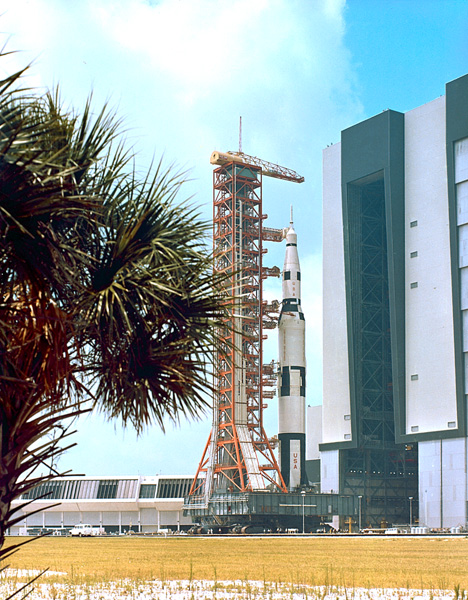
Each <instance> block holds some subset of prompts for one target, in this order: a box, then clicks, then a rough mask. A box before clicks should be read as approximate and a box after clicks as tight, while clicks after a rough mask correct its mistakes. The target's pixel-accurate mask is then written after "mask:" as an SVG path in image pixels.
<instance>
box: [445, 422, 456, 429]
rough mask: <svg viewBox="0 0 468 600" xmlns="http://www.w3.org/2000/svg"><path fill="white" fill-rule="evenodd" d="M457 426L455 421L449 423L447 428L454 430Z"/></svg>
mask: <svg viewBox="0 0 468 600" xmlns="http://www.w3.org/2000/svg"><path fill="white" fill-rule="evenodd" d="M456 426H457V424H456V423H455V421H449V422H448V423H447V427H450V429H453V428H455V427H456Z"/></svg>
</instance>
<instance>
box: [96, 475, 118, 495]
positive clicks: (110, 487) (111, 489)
mask: <svg viewBox="0 0 468 600" xmlns="http://www.w3.org/2000/svg"><path fill="white" fill-rule="evenodd" d="M118 483H119V481H118V479H109V480H107V479H103V480H101V481H100V482H99V487H98V490H97V498H99V499H103V498H115V497H116V496H117V485H118Z"/></svg>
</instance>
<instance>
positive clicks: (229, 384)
mask: <svg viewBox="0 0 468 600" xmlns="http://www.w3.org/2000/svg"><path fill="white" fill-rule="evenodd" d="M211 162H212V164H215V165H216V168H215V169H214V172H213V243H214V254H215V264H214V269H215V271H217V272H224V273H227V274H228V279H227V283H226V292H227V297H228V302H229V305H230V309H229V312H230V316H229V319H228V320H227V321H226V327H225V328H224V329H223V330H222V331H220V335H221V337H222V339H223V341H224V344H223V345H222V349H221V350H220V351H219V352H218V354H217V356H216V357H215V361H214V381H215V386H216V393H215V397H214V401H213V423H212V428H211V433H210V436H209V439H208V442H207V444H206V447H205V450H204V452H203V456H202V460H201V462H200V465H199V468H198V471H197V474H196V476H195V479H194V482H193V484H192V488H191V490H190V496H191V497H192V498H194V497H199V498H203V499H204V502H205V503H208V501H209V499H210V498H211V496H212V494H214V493H221V494H223V493H230V492H248V491H259V490H266V489H267V488H270V487H271V488H273V489H275V488H276V489H278V490H280V491H287V488H286V486H285V483H284V481H283V477H282V476H281V472H280V468H279V465H278V462H277V460H276V458H275V455H274V452H273V448H272V444H271V443H270V441H269V439H268V437H267V435H266V433H265V430H264V427H263V410H264V409H265V408H266V404H265V400H266V399H267V398H272V397H273V396H274V394H275V391H274V387H275V386H276V369H275V367H274V365H273V364H268V365H263V340H264V339H265V338H266V336H265V334H264V330H266V329H272V328H274V327H276V324H277V318H278V313H279V308H280V305H279V303H273V304H271V305H268V304H267V303H266V302H264V300H263V280H264V279H265V278H266V277H268V276H276V277H279V276H280V270H279V268H277V267H273V268H267V267H264V266H263V254H264V250H263V241H281V240H282V239H283V232H282V230H279V229H269V228H264V227H263V222H264V219H265V218H266V215H263V213H262V175H263V174H265V175H268V176H273V177H278V178H281V179H286V180H289V181H296V182H302V181H303V180H304V179H303V178H302V177H300V176H299V175H297V173H295V172H294V171H290V170H289V169H284V168H282V167H279V166H277V165H273V164H271V163H266V162H264V161H261V160H260V159H257V158H255V157H250V156H248V155H246V154H243V153H242V152H239V153H234V152H229V153H220V152H214V153H213V154H212V157H211ZM268 387H269V388H273V389H270V390H267V389H265V388H268ZM203 474H204V476H203Z"/></svg>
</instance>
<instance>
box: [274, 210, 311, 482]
mask: <svg viewBox="0 0 468 600" xmlns="http://www.w3.org/2000/svg"><path fill="white" fill-rule="evenodd" d="M285 239H286V254H285V259H284V268H283V282H282V288H283V289H282V304H281V313H280V317H279V322H278V331H279V335H278V340H279V372H278V438H279V442H280V451H279V459H280V468H281V474H282V476H283V479H284V482H285V484H286V485H287V486H288V488H289V489H291V490H292V489H294V488H297V487H300V486H301V485H307V483H308V480H307V476H306V471H305V431H306V429H305V424H306V417H305V395H306V391H305V390H306V359H305V318H304V313H303V312H302V306H301V268H300V264H299V255H298V252H297V234H296V232H295V230H294V226H293V222H292V211H291V222H290V225H289V228H287V229H285Z"/></svg>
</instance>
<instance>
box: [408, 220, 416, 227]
mask: <svg viewBox="0 0 468 600" xmlns="http://www.w3.org/2000/svg"><path fill="white" fill-rule="evenodd" d="M409 226H410V227H417V226H418V222H417V221H411V223H410V224H409Z"/></svg>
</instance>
